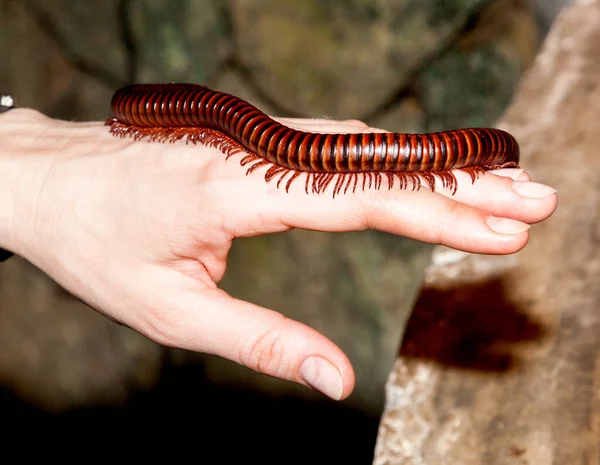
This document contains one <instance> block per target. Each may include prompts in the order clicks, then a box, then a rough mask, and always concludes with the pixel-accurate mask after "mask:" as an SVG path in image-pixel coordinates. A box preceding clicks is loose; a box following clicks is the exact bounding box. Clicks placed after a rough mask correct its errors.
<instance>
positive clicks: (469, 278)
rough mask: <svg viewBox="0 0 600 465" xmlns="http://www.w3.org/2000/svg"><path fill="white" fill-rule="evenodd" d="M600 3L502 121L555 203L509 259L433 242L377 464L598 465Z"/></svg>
mask: <svg viewBox="0 0 600 465" xmlns="http://www.w3.org/2000/svg"><path fill="white" fill-rule="evenodd" d="M599 43H600V1H597V0H593V1H582V2H579V3H578V4H576V5H575V6H573V7H571V8H570V9H568V10H565V11H564V13H563V14H562V15H561V16H560V17H559V19H558V21H557V23H556V24H555V25H554V27H553V29H552V30H551V33H550V35H549V37H548V38H547V40H546V43H545V46H544V49H543V51H542V53H541V54H540V55H539V57H538V58H537V60H536V62H535V66H534V67H533V68H532V69H531V70H530V71H529V72H528V73H527V76H526V78H525V79H524V82H523V83H522V85H521V86H520V88H519V90H518V92H517V96H516V98H515V101H514V103H513V104H512V105H511V107H510V108H509V110H508V112H507V114H506V116H505V118H504V119H503V123H502V126H503V127H504V128H507V129H509V130H510V131H511V132H513V133H514V134H515V135H516V136H517V138H518V139H519V140H520V141H521V145H522V153H523V158H522V165H523V166H524V167H525V168H526V169H527V170H528V171H529V172H530V173H531V174H532V176H533V177H534V178H535V179H536V180H539V181H540V182H543V183H547V184H549V185H552V186H554V187H556V188H557V189H558V191H559V199H560V205H559V208H558V211H557V213H556V214H555V215H554V216H553V217H552V218H551V220H549V221H547V222H544V223H543V224H541V225H538V226H535V227H534V228H533V229H532V232H531V241H530V243H529V245H528V246H527V247H526V248H525V249H524V250H523V251H522V252H520V253H518V254H516V255H513V256H509V257H489V256H471V255H468V254H462V253H457V252H453V251H449V250H445V249H442V248H439V249H437V250H436V251H435V253H434V261H433V263H432V265H431V266H430V267H429V268H428V270H427V272H426V279H425V284H424V286H423V288H422V290H421V293H420V296H419V298H418V300H417V303H416V305H415V308H414V310H413V314H412V315H411V317H410V320H409V322H408V325H407V328H406V332H405V335H404V340H403V343H402V347H401V349H400V353H399V356H398V359H397V361H396V364H395V367H394V370H393V371H392V374H391V376H390V378H389V380H388V386H387V402H386V409H385V414H384V416H383V419H382V422H381V426H380V432H379V438H378V444H377V448H376V458H375V462H374V463H375V464H378V465H384V464H394V465H395V464H406V465H409V464H420V465H426V464H436V465H443V464H454V463H460V464H464V465H469V464H473V465H474V464H482V463H485V464H488V465H495V464H498V465H499V464H519V465H526V464H535V465H559V464H560V465H562V464H569V465H579V464H580V465H590V464H598V463H600V452H599V451H600V337H599V334H600V312H598V302H599V301H600V294H599V291H598V290H599V289H600V287H599V285H598V282H599V281H600V249H599V248H598V224H600V217H599V211H598V204H599V202H600V196H599V194H598V192H599V191H598V188H597V187H598V181H597V173H598V170H599V169H600V158H599V157H598V153H597V151H598V147H599V146H600V136H599V132H598V125H599V124H600V86H599V85H598V83H599V82H600V51H599V49H598V46H597V45H598V44H599Z"/></svg>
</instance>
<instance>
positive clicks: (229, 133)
mask: <svg viewBox="0 0 600 465" xmlns="http://www.w3.org/2000/svg"><path fill="white" fill-rule="evenodd" d="M111 107H112V111H113V114H114V116H113V118H110V119H108V120H107V121H106V124H107V125H109V126H110V131H111V132H112V133H113V134H115V135H119V136H122V137H124V136H125V135H131V136H133V137H135V138H136V139H142V138H149V139H150V140H158V141H162V142H164V141H167V140H168V141H171V142H173V141H176V140H180V139H184V140H186V141H191V142H193V143H197V142H199V143H202V144H206V145H210V146H213V147H218V148H219V149H220V150H221V151H222V152H224V153H225V155H226V158H229V157H230V156H231V155H234V154H236V153H240V152H243V153H246V155H245V156H244V157H243V158H242V160H241V164H242V166H245V165H247V164H250V166H249V168H248V170H247V173H251V172H252V171H254V170H255V169H256V168H258V167H260V166H265V167H268V169H267V171H266V174H265V179H266V180H267V181H270V180H272V179H273V178H275V177H278V181H277V186H279V185H280V184H281V182H282V181H283V180H284V179H285V178H286V177H287V178H288V179H287V180H286V185H285V188H286V191H287V190H288V189H289V187H290V184H291V183H292V181H294V179H296V178H298V176H300V174H302V173H306V175H307V176H306V184H305V189H306V192H307V193H308V192H309V190H310V191H312V192H315V193H320V192H323V191H325V190H326V189H327V186H329V185H330V184H331V183H332V182H333V181H335V184H334V188H333V195H334V196H335V195H337V194H339V193H340V192H342V191H343V192H346V191H347V190H348V189H349V188H351V189H352V191H355V190H356V187H357V186H359V185H360V186H361V187H362V188H363V189H365V188H366V187H367V186H368V187H369V188H370V187H375V188H376V189H379V188H380V187H381V185H382V180H383V179H387V181H388V187H389V188H392V186H393V185H394V180H395V178H397V179H398V181H399V184H400V187H401V188H406V187H408V186H409V185H412V188H413V189H418V188H419V187H420V186H421V180H424V181H425V182H426V183H427V184H428V185H429V187H430V188H431V189H434V186H435V178H436V177H438V178H439V179H440V180H441V181H442V185H443V186H444V187H446V188H449V189H450V190H451V191H452V193H454V192H456V187H457V185H456V178H455V176H454V174H453V173H452V171H451V170H452V169H461V170H464V171H466V172H468V173H469V174H470V175H471V178H472V180H473V181H475V179H476V178H477V176H478V175H479V173H481V172H483V171H485V170H490V169H498V168H507V167H518V164H519V145H518V143H517V141H516V140H515V138H514V137H513V136H512V135H511V134H509V133H507V132H505V131H502V130H500V129H490V128H469V129H456V130H452V131H444V132H437V133H428V134H398V133H357V134H351V133H350V134H321V133H311V132H303V131H297V130H294V129H291V128H289V127H287V126H285V125H283V124H280V123H278V122H277V121H275V120H273V119H271V118H270V117H269V116H267V115H266V114H264V113H263V112H262V111H260V110H259V109H257V108H256V107H254V106H253V105H251V104H250V103H248V102H246V101H244V100H242V99H240V98H238V97H235V96H233V95H230V94H226V93H223V92H216V91H213V90H211V89H209V88H207V87H204V86H200V85H195V84H137V85H132V86H128V87H124V88H122V89H120V90H118V91H117V92H116V93H115V94H114V96H113V98H112V103H111ZM359 176H362V183H359ZM384 176H385V178H384Z"/></svg>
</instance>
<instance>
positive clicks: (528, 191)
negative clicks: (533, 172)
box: [512, 181, 556, 199]
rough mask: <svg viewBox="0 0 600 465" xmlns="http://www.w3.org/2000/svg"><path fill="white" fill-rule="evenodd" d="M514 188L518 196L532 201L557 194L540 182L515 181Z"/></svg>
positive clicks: (554, 190)
mask: <svg viewBox="0 0 600 465" xmlns="http://www.w3.org/2000/svg"><path fill="white" fill-rule="evenodd" d="M512 186H513V189H514V190H515V192H516V193H517V194H519V195H521V196H523V197H528V198H530V199H541V198H542V197H546V196H548V195H552V194H555V193H556V189H554V188H553V187H550V186H546V185H545V184H540V183H538V182H523V181H514V182H513V184H512Z"/></svg>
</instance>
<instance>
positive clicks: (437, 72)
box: [416, 0, 540, 131]
mask: <svg viewBox="0 0 600 465" xmlns="http://www.w3.org/2000/svg"><path fill="white" fill-rule="evenodd" d="M539 40H540V31H539V28H538V26H537V23H536V20H535V17H534V14H533V12H532V11H531V9H530V7H529V4H528V2H527V0H517V1H513V0H494V1H492V2H491V3H490V4H489V5H487V6H486V7H484V8H483V9H482V10H481V12H480V13H479V14H478V16H477V18H475V19H474V20H473V28H472V29H470V30H467V31H464V33H463V34H462V35H461V37H460V38H458V40H457V41H456V42H455V44H454V45H453V46H452V47H450V48H449V49H448V50H447V51H445V53H444V54H443V55H442V56H440V58H439V59H437V60H435V61H434V62H433V63H431V65H430V66H428V67H426V68H425V69H424V70H423V72H422V74H421V75H420V78H419V79H418V81H417V85H416V87H417V89H418V95H419V100H420V102H421V104H422V105H423V108H424V111H425V114H426V115H427V128H426V129H427V131H443V130H449V129H455V128H457V127H485V126H490V125H493V124H494V123H495V122H496V121H497V119H498V118H499V117H500V115H501V114H502V112H503V111H504V110H505V108H506V106H507V105H508V103H509V102H510V100H511V98H512V96H513V93H514V89H515V87H516V86H517V83H518V82H519V79H520V78H521V76H522V74H523V72H524V71H525V70H526V69H527V68H528V67H529V66H530V64H531V62H532V60H533V58H534V57H535V54H536V52H537V48H538V43H539Z"/></svg>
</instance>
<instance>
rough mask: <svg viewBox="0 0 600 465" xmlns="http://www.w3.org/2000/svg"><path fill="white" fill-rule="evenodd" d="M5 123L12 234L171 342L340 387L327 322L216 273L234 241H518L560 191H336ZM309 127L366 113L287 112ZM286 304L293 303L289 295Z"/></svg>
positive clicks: (78, 288)
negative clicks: (384, 237)
mask: <svg viewBox="0 0 600 465" xmlns="http://www.w3.org/2000/svg"><path fill="white" fill-rule="evenodd" d="M1 118H2V120H1V122H2V124H0V173H3V174H2V175H0V176H2V185H3V187H0V205H1V206H2V207H3V208H2V209H0V246H4V247H6V248H8V249H10V250H13V251H15V252H17V253H18V254H20V255H22V256H24V257H25V258H26V259H28V260H30V261H31V262H32V263H33V264H35V265H36V266H38V267H39V268H41V269H42V270H44V271H45V272H47V273H48V274H49V275H50V276H51V277H52V278H53V279H55V280H56V281H57V282H58V283H59V284H61V285H62V286H64V287H65V288H66V289H67V290H69V291H70V292H72V293H73V294H74V295H76V296H78V297H80V298H81V299H82V300H84V301H85V302H87V303H88V304H89V305H91V306H92V307H94V308H95V309H97V310H99V311H100V312H102V313H104V314H106V315H107V316H109V317H110V318H112V319H115V320H117V321H120V322H121V323H123V324H126V325H128V326H130V327H132V328H133V329H135V330H137V331H139V332H141V333H143V334H145V335H146V336H148V337H149V338H151V339H153V340H154V341H156V342H159V343H161V344H164V345H166V346H172V347H179V348H184V349H189V350H195V351H200V352H205V353H211V354H216V355H219V356H222V357H225V358H228V359H231V360H233V361H235V362H238V363H240V364H242V365H246V366H248V367H250V368H252V369H254V370H257V371H259V372H261V373H266V374H269V375H271V376H275V377H279V378H283V379H288V380H292V381H295V382H298V383H301V384H305V385H308V386H310V387H313V388H315V389H317V390H319V391H321V392H323V393H324V394H326V395H328V396H330V397H332V398H334V399H342V398H345V397H346V396H348V395H349V394H350V392H351V391H352V388H353V385H354V373H353V369H352V366H351V364H350V362H349V360H348V359H347V357H346V356H345V355H344V354H343V352H342V351H341V350H340V349H339V348H338V347H337V346H336V345H334V344H333V343H332V342H331V341H329V340H328V339H327V338H326V337H325V336H323V335H321V334H319V333H318V332H317V331H315V330H313V329H312V328H310V327H307V326H305V325H303V324H301V323H299V322H296V321H293V320H290V319H287V318H286V317H285V316H283V315H282V314H280V313H277V312H275V311H272V310H268V309H265V308H261V307H259V306H256V305H253V304H251V303H248V302H244V301H241V300H237V299H234V298H233V297H231V296H229V295H228V294H226V293H225V292H224V291H222V290H220V289H219V288H218V287H217V285H218V283H219V281H220V280H221V279H222V278H223V276H224V273H225V269H226V260H227V255H228V252H229V249H230V247H231V243H232V240H233V239H234V238H239V237H249V236H255V235H259V234H265V233H273V232H282V231H286V230H289V229H291V228H303V229H311V230H320V231H358V230H365V229H378V230H382V231H387V232H390V233H394V234H398V235H402V236H406V237H411V238H413V239H417V240H421V241H425V242H430V243H434V244H444V245H446V246H448V247H453V248H456V249H460V250H465V251H469V252H476V253H488V254H508V253H513V252H516V251H518V250H519V249H521V248H522V247H523V246H524V245H525V244H526V242H527V240H528V232H527V228H528V225H529V224H532V223H536V222H539V221H542V220H544V219H545V218H547V217H548V216H550V215H551V214H552V213H553V211H554V210H555V208H556V205H557V197H556V195H555V193H554V191H553V190H552V189H550V188H548V187H546V186H542V185H539V184H535V183H531V182H528V181H529V177H528V175H527V174H526V173H525V172H523V171H522V170H517V169H507V170H500V171H498V172H495V173H486V174H485V175H482V176H481V177H480V178H479V179H478V180H477V181H476V182H475V183H474V184H472V183H471V180H470V177H469V175H467V174H464V173H461V172H456V176H457V179H458V185H459V188H458V191H457V192H456V194H455V195H451V194H450V193H449V192H447V191H445V190H443V189H442V187H441V186H439V188H437V189H436V191H435V192H432V191H431V190H429V189H427V188H425V187H423V188H421V190H419V191H417V192H412V191H407V190H399V189H397V188H394V189H392V190H387V189H382V190H380V191H374V190H367V191H365V192H363V191H362V190H358V191H357V192H356V193H347V194H345V195H339V196H337V197H336V198H335V199H334V198H333V197H332V195H331V189H332V187H333V186H330V188H329V189H328V191H326V192H325V193H324V194H321V195H314V194H310V195H307V194H306V193H305V192H304V182H303V181H301V180H297V181H296V182H295V183H293V184H292V185H291V188H290V191H289V193H286V192H285V190H284V189H277V188H276V186H275V184H274V183H269V184H267V183H266V182H265V180H264V178H263V176H262V174H263V173H264V170H262V171H261V169H258V170H257V171H256V172H254V173H253V174H251V175H249V176H246V174H245V173H246V168H243V167H240V165H239V163H238V161H239V159H240V158H239V156H235V157H232V158H230V159H229V160H228V161H225V157H224V155H223V154H222V153H221V152H219V151H218V150H216V149H212V148H208V147H204V146H194V145H185V143H182V142H180V143H176V144H160V143H146V142H134V141H133V139H130V138H125V139H119V138H115V137H113V136H111V135H110V134H109V133H108V129H107V128H106V127H104V126H103V125H102V124H101V123H68V122H62V121H56V120H51V119H49V118H46V117H43V116H42V115H40V114H39V113H36V112H33V111H31V110H13V111H11V112H9V113H7V114H5V115H2V117H1ZM281 122H283V123H284V124H287V125H289V126H292V127H295V128H296V129H302V130H306V131H319V132H363V131H365V132H366V131H369V130H371V129H369V128H367V127H366V126H364V125H363V124H362V123H359V122H353V121H349V122H335V121H329V120H325V121H323V120H289V119H282V120H281ZM281 310H284V311H285V309H281Z"/></svg>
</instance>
